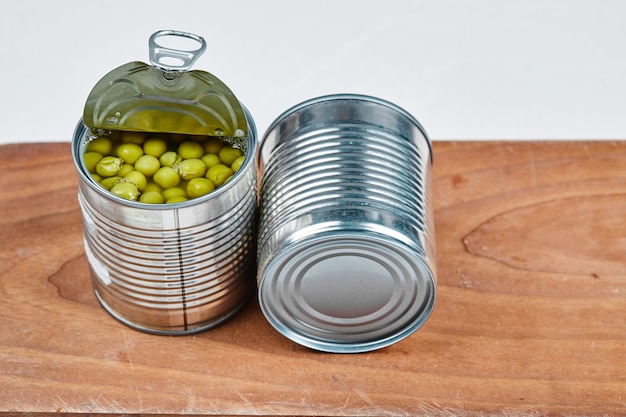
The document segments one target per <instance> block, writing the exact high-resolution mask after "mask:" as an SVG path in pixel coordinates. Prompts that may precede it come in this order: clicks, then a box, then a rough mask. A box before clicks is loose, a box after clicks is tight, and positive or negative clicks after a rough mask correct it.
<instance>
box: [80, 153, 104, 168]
mask: <svg viewBox="0 0 626 417" xmlns="http://www.w3.org/2000/svg"><path fill="white" fill-rule="evenodd" d="M101 159H102V154H100V153H98V152H93V151H92V152H85V154H84V155H83V162H84V163H85V168H87V171H89V172H90V173H92V174H93V173H94V172H96V165H97V164H98V162H100V160H101Z"/></svg>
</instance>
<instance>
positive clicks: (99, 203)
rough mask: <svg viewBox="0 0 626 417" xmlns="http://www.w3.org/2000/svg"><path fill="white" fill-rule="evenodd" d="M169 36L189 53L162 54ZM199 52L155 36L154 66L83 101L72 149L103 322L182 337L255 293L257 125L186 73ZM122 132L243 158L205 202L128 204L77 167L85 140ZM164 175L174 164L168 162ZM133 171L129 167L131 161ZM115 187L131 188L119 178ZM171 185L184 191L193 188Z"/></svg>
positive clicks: (126, 73) (213, 81)
mask: <svg viewBox="0 0 626 417" xmlns="http://www.w3.org/2000/svg"><path fill="white" fill-rule="evenodd" d="M168 36H174V37H182V38H185V39H191V40H193V41H196V42H198V43H199V47H198V48H197V49H192V50H177V49H172V48H169V47H164V46H162V44H161V43H160V41H161V40H162V39H160V38H161V37H168ZM205 46H206V44H205V42H204V40H203V39H202V38H200V37H198V36H196V35H192V34H187V33H182V32H174V31H161V32H157V33H156V34H154V35H153V36H152V37H151V38H150V53H151V64H152V65H147V64H144V63H142V62H131V63H128V64H125V65H122V66H121V67H118V68H116V69H114V70H113V71H111V72H110V73H109V74H107V75H106V76H105V77H103V78H102V79H101V80H100V81H99V82H98V83H97V84H96V86H95V87H94V89H93V90H92V92H91V94H90V95H89V98H88V99H87V102H86V104H85V110H84V114H83V118H82V119H81V120H80V121H79V123H78V125H77V127H76V130H75V132H74V137H73V142H72V154H73V158H74V163H75V165H76V169H77V171H78V178H79V182H78V200H79V203H80V207H81V210H82V216H83V223H84V241H85V252H86V255H87V259H88V261H89V266H90V269H91V276H92V281H93V286H94V290H95V293H96V296H97V298H98V300H99V301H100V303H101V304H102V306H103V307H104V308H105V309H106V310H107V311H108V312H109V313H110V314H111V315H112V316H114V317H115V318H117V319H118V320H120V321H121V322H123V323H125V324H126V325H128V326H130V327H132V328H135V329H138V330H142V331H146V332H149V333H156V334H169V335H175V334H188V333H194V332H199V331H202V330H205V329H208V328H210V327H213V326H216V325H218V324H220V323H222V322H223V321H225V320H226V319H228V318H229V317H231V316H232V315H233V314H235V312H237V311H238V310H239V309H240V308H241V307H242V306H243V304H244V303H245V302H246V301H247V299H248V298H249V297H250V296H251V295H252V294H253V293H254V290H255V287H256V286H255V282H254V268H255V259H256V249H255V248H256V227H255V226H256V209H257V174H256V172H257V171H256V166H255V151H256V147H257V137H256V130H255V125H254V122H253V120H252V117H251V116H250V114H249V113H248V111H247V110H246V109H245V107H244V106H243V105H241V104H240V103H239V101H238V100H237V99H236V98H235V96H234V95H233V94H232V92H231V91H230V90H229V89H228V88H227V87H226V86H225V85H224V84H223V83H221V81H219V80H218V79H217V78H216V77H215V76H213V75H212V74H209V73H207V72H204V71H196V70H194V71H189V68H190V67H191V65H192V64H193V62H195V60H196V59H197V57H198V55H199V54H201V53H202V52H203V51H204V49H205ZM172 62H174V63H172ZM120 132H122V133H120ZM125 132H134V133H136V134H139V136H143V137H144V139H145V138H150V137H152V136H155V135H156V137H166V138H168V139H172V140H173V141H178V143H182V142H185V141H188V140H189V141H191V142H193V141H195V143H200V144H201V145H202V144H203V143H204V142H203V141H208V140H211V141H213V142H215V141H216V140H217V141H218V142H219V143H223V144H224V146H226V144H228V146H230V147H232V148H233V149H235V148H236V149H240V150H241V153H243V155H245V157H242V160H243V162H242V163H241V164H240V167H238V169H237V171H236V172H234V174H233V175H232V177H231V178H230V179H229V180H228V182H226V183H224V184H223V185H222V184H220V185H219V186H217V185H215V187H216V188H215V189H214V190H213V191H211V192H208V193H207V194H204V195H199V196H195V197H196V198H193V199H188V200H187V201H181V200H183V199H181V198H179V199H178V200H176V201H178V202H171V203H168V202H164V203H162V204H148V203H145V202H142V201H140V200H139V199H138V198H134V197H136V196H134V195H133V194H132V193H131V195H130V197H128V198H127V197H120V195H119V194H114V193H112V192H111V190H112V188H111V190H108V189H107V188H106V187H104V186H103V185H102V182H99V181H98V180H99V179H100V178H99V176H98V175H96V173H94V172H93V167H88V166H87V165H88V164H87V162H86V158H85V155H86V152H87V151H89V150H90V146H91V145H90V144H92V143H94V141H96V140H98V139H101V138H110V137H117V136H120V135H122V138H123V137H124V136H123V135H124V134H125ZM159 135H160V136H159ZM131 136H132V135H131ZM135 136H137V135H135ZM192 139H193V140H192ZM169 145H171V144H169ZM169 145H168V146H169ZM118 146H120V145H119V144H118ZM139 146H140V147H141V146H142V145H141V142H140V143H139ZM203 146H204V145H203ZM144 148H145V146H144ZM174 149H176V148H175V147H174ZM113 152H115V150H113ZM146 152H147V151H146ZM118 153H119V147H118ZM174 153H175V151H174ZM156 155H157V156H156V157H155V158H156V159H158V154H156ZM179 156H180V155H179ZM113 158H115V157H113ZM198 158H199V157H198ZM198 158H196V159H198ZM127 162H128V161H126V162H124V161H121V162H120V163H122V165H125V164H127ZM178 162H180V161H178ZM168 167H170V168H172V170H175V168H176V166H174V165H173V163H172V165H168ZM133 169H135V170H139V168H137V162H135V166H134V168H133ZM187 174H188V172H187ZM146 175H147V174H146ZM155 175H156V174H155ZM180 175H181V176H182V175H183V174H182V172H180ZM207 175H208V174H207ZM189 176H191V174H189ZM111 178H116V177H111ZM133 178H135V177H133ZM155 178H156V177H155ZM203 178H204V177H203ZM115 181H118V184H119V183H123V184H124V185H127V184H128V183H131V182H132V181H131V180H129V179H127V177H123V178H120V179H119V180H114V181H113V182H115ZM181 181H182V182H187V187H188V186H189V184H191V181H193V180H190V181H185V179H184V178H183V179H182V180H181ZM182 182H181V183H182ZM205 182H206V181H205ZM177 184H178V182H177ZM109 185H110V184H109ZM135 185H136V188H137V189H140V188H141V187H140V186H139V185H138V184H135ZM187 190H189V188H187ZM163 193H165V192H163ZM144 194H146V193H144ZM129 198H130V199H129ZM168 201H169V200H168ZM172 201H174V200H172Z"/></svg>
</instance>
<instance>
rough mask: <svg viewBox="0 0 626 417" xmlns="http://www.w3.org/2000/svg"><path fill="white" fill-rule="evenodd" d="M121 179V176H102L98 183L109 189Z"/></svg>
mask: <svg viewBox="0 0 626 417" xmlns="http://www.w3.org/2000/svg"><path fill="white" fill-rule="evenodd" d="M121 180H122V177H119V176H115V177H108V178H104V179H102V180H100V185H101V186H102V188H104V189H105V190H107V191H109V190H110V189H111V187H113V186H114V185H115V184H117V183H118V182H120V181H121Z"/></svg>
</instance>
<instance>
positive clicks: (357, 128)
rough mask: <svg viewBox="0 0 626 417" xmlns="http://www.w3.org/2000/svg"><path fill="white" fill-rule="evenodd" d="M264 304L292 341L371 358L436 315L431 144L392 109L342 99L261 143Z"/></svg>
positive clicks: (282, 126) (296, 113)
mask: <svg viewBox="0 0 626 417" xmlns="http://www.w3.org/2000/svg"><path fill="white" fill-rule="evenodd" d="M257 159H258V166H259V169H260V170H261V171H262V180H261V200H260V206H261V211H260V220H259V237H258V270H257V283H258V287H259V292H258V298H259V303H260V306H261V309H262V311H263V314H264V315H265V317H266V318H267V319H268V321H269V322H270V323H271V324H272V325H273V326H274V327H275V328H276V329H277V330H278V331H279V332H280V333H282V334H283V335H285V336H286V337H288V338H289V339H291V340H293V341H295V342H297V343H299V344H301V345H304V346H307V347H310V348H312V349H316V350H320V351H327V352H337V353H340V352H364V351H371V350H374V349H379V348H382V347H385V346H389V345H391V344H393V343H395V342H397V341H399V340H402V339H404V338H405V337H407V336H409V335H410V334H412V333H413V332H414V331H415V330H417V329H418V328H419V327H420V326H421V325H422V324H423V323H424V322H425V321H426V319H427V318H428V317H429V315H430V314H431V312H432V311H433V308H434V305H435V298H436V295H435V294H436V249H435V235H434V223H433V217H432V216H433V213H432V204H431V183H430V181H431V169H432V154H431V145H430V141H429V139H428V137H427V134H426V132H425V131H424V129H423V128H422V126H421V125H420V123H419V122H418V121H417V120H416V119H415V118H414V117H413V116H411V115H410V114H409V113H408V112H406V111H405V110H403V109H401V108H400V107H398V106H396V105H394V104H392V103H389V102H387V101H384V100H381V99H378V98H374V97H368V96H362V95H331V96H325V97H320V98H316V99H312V100H309V101H306V102H304V103H301V104H299V105H296V106H295V107H293V108H291V109H290V110H288V111H286V112H285V113H283V114H282V115H281V116H279V117H278V118H277V119H276V120H275V121H274V122H273V124H272V125H271V126H270V127H269V129H268V131H267V133H266V135H265V136H264V138H263V140H262V141H261V145H260V149H259V153H258V155H257Z"/></svg>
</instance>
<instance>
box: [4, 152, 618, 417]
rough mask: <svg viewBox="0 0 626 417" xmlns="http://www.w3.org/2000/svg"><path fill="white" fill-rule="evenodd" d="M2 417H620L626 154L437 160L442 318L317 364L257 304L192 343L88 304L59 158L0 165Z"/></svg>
mask: <svg viewBox="0 0 626 417" xmlns="http://www.w3.org/2000/svg"><path fill="white" fill-rule="evenodd" d="M0 161H2V163H1V164H0V190H1V192H2V197H1V198H0V222H1V223H2V225H1V230H0V264H1V266H2V268H1V269H0V414H14V413H43V414H45V413H50V414H57V413H111V414H122V413H136V414H145V415H150V414H159V413H168V414H197V415H203V414H210V415H211V414H212V415H219V414H227V415H250V414H260V415H271V414H283V415H285V414H286V415H375V416H383V415H393V416H395V415H399V416H404V415H427V416H450V415H462V416H474V415H480V416H485V415H509V416H518V415H532V416H536V415H544V414H545V415H548V414H549V415H555V414H564V415H626V142H605V141H600V142H478V141H477V142H436V143H435V144H434V163H435V165H434V167H435V169H434V205H435V219H436V228H437V249H438V299H437V306H436V309H435V312H434V313H433V315H432V316H431V318H430V319H429V320H428V322H427V323H426V324H425V325H424V326H423V327H422V328H421V329H420V330H419V331H417V332H416V333H414V334H413V335H412V336H410V337H409V338H408V339H406V340H404V341H402V342H399V343H397V344H395V345H393V346H391V347H388V348H385V349H383V350H379V351H376V352H372V353H366V354H324V353H317V352H314V351H310V350H308V349H306V348H303V347H300V346H299V345H296V344H294V343H292V342H290V341H288V340H287V339H285V338H284V337H283V336H281V335H280V334H279V333H277V332H276V331H275V330H273V328H272V327H271V326H270V325H269V324H268V323H267V322H266V320H265V319H264V318H263V316H262V314H261V312H260V310H259V308H258V305H257V303H256V302H255V301H254V300H253V301H250V303H249V304H248V305H247V306H246V307H245V309H244V310H243V311H242V312H241V313H240V314H238V315H237V316H236V317H234V318H233V319H232V320H230V321H228V322H227V323H226V324H224V325H222V326H220V327H218V328H216V329H213V330H210V331H207V332H204V333H201V334H197V335H194V336H180V337H166V336H154V335H148V334H144V333H140V332H137V331H134V330H131V329H130V328H128V327H125V326H124V325H122V324H120V323H118V322H117V321H115V320H114V319H112V318H111V317H110V316H109V315H108V314H107V313H106V312H105V311H104V310H103V309H102V308H101V307H100V306H99V304H98V303H97V301H96V299H95V297H94V295H93V291H92V287H91V282H90V278H89V274H88V266H87V261H86V258H85V255H84V250H83V240H82V221H81V214H80V211H79V207H78V203H77V198H76V195H77V176H76V171H75V169H74V164H73V162H72V158H71V154H70V145H69V144H68V143H55V144H20V145H5V146H1V147H0Z"/></svg>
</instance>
